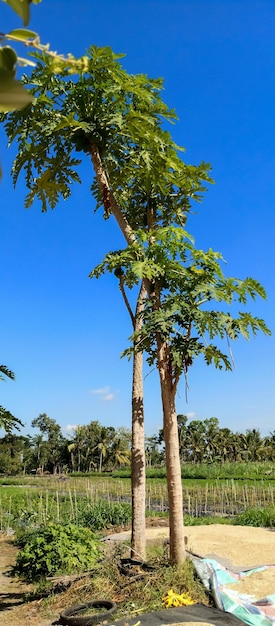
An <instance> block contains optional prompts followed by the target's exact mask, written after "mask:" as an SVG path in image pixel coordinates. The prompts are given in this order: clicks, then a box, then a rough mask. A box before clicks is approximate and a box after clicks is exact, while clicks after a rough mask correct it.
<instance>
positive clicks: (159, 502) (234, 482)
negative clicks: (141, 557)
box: [0, 463, 275, 532]
mask: <svg viewBox="0 0 275 626" xmlns="http://www.w3.org/2000/svg"><path fill="white" fill-rule="evenodd" d="M182 475H183V480H182V485H183V503H184V513H185V516H186V521H187V522H188V523H202V522H204V523H209V522H210V521H213V520H218V518H219V519H222V520H223V521H225V522H228V523H229V522H230V523H232V522H234V521H235V520H236V516H240V515H242V514H244V513H245V512H246V511H247V510H250V509H256V510H266V509H267V510H268V511H270V510H272V509H273V507H274V500H275V479H274V470H273V467H272V466H271V464H270V463H268V464H266V465H265V464H263V463H261V464H257V463H250V464H228V465H223V466H220V465H214V464H212V465H204V466H194V465H191V464H190V465H185V466H184V467H183V468H182ZM102 502H103V503H105V504H104V506H105V509H104V510H106V505H107V504H108V506H109V509H110V510H112V511H114V510H115V513H113V514H112V523H113V524H114V525H123V524H126V523H127V522H128V521H129V519H130V503H131V480H130V476H129V472H125V471H121V472H114V474H113V475H111V474H106V475H104V474H102V475H99V474H94V475H89V476H88V477H87V475H85V476H80V475H79V476H77V475H70V476H67V477H60V476H56V477H53V476H24V477H19V476H16V477H8V478H5V477H2V478H0V530H1V531H2V532H6V531H7V530H8V529H10V530H17V529H18V528H20V527H22V528H25V527H28V526H29V527H37V526H39V525H41V524H46V523H48V522H49V521H53V522H65V521H77V520H79V519H80V518H81V519H82V517H83V515H84V513H85V511H87V510H89V511H91V510H92V509H93V508H94V507H95V506H97V507H99V505H100V503H102ZM102 506H103V505H102V504H101V508H102ZM146 506H147V515H148V516H155V515H167V514H168V499H167V488H166V479H165V470H164V468H162V467H161V468H154V469H149V470H148V476H147V486H146ZM102 510H103V509H102ZM126 511H127V512H126ZM97 515H99V509H97ZM104 515H105V513H104ZM104 515H103V518H102V520H103V521H102V523H103V522H104ZM107 517H108V516H107ZM106 524H107V525H108V519H106ZM269 525H270V524H269ZM271 525H272V524H271Z"/></svg>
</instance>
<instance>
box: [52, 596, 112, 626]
mask: <svg viewBox="0 0 275 626" xmlns="http://www.w3.org/2000/svg"><path fill="white" fill-rule="evenodd" d="M89 608H94V609H101V608H104V609H106V611H105V612H101V613H96V614H94V615H79V616H78V615H77V613H79V612H80V611H83V609H89ZM115 611H116V604H115V602H112V601H111V600H94V601H93V602H85V603H83V604H74V605H73V606H71V607H70V608H69V609H65V611H62V613H60V618H59V623H60V624H64V625H65V624H66V626H92V624H98V622H102V621H103V620H105V619H108V618H109V617H110V615H112V613H114V612H115Z"/></svg>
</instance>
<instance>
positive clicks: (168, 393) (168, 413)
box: [157, 333, 186, 564]
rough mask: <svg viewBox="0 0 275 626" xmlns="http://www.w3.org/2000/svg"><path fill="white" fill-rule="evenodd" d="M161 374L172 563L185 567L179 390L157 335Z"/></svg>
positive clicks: (164, 346) (165, 351) (164, 345)
mask: <svg viewBox="0 0 275 626" xmlns="http://www.w3.org/2000/svg"><path fill="white" fill-rule="evenodd" d="M157 350H158V371H159V378H160V387H161V399H162V408H163V434H164V443H165V456H166V476H167V491H168V503H169V537H170V558H171V561H172V562H173V563H177V564H180V563H183V561H184V560H185V558H186V552H185V542H184V525H183V501H182V482H181V466H180V451H179V435H178V424H177V413H176V407H175V391H176V387H175V385H174V383H173V376H172V372H171V370H170V367H169V363H170V354H169V345H168V344H167V342H163V341H162V340H161V337H160V335H159V333H158V336H157Z"/></svg>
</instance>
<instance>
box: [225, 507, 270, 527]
mask: <svg viewBox="0 0 275 626" xmlns="http://www.w3.org/2000/svg"><path fill="white" fill-rule="evenodd" d="M234 524H239V525H240V526H260V527H262V528H273V527H275V507H266V508H264V509H257V508H250V509H246V510H245V511H244V512H243V513H240V514H239V515H237V516H236V517H235V520H234Z"/></svg>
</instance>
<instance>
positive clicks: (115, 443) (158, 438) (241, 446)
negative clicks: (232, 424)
mask: <svg viewBox="0 0 275 626" xmlns="http://www.w3.org/2000/svg"><path fill="white" fill-rule="evenodd" d="M177 421H178V432H179V442H180V458H181V463H182V464H184V463H194V464H202V463H212V462H216V463H221V464H223V463H225V462H227V461H229V462H234V461H238V462H244V463H245V462H247V461H261V462H263V461H273V459H274V456H275V431H273V432H272V433H270V434H269V435H268V436H266V437H262V436H261V434H260V431H259V430H258V429H255V428H254V429H249V430H246V432H245V433H240V432H237V433H234V432H232V431H231V430H230V429H229V428H220V426H219V420H218V419H217V418H216V417H211V418H210V419H205V420H203V421H201V420H191V421H189V423H188V418H187V417H186V416H185V415H178V416H177ZM32 427H34V428H36V429H38V430H39V432H38V434H35V435H30V434H29V435H26V436H24V435H16V434H13V433H12V432H8V433H6V434H5V436H3V437H2V438H0V473H1V474H22V473H23V474H30V473H36V472H38V473H41V474H42V473H45V472H47V473H50V474H59V473H71V472H84V473H88V472H99V473H101V472H108V471H112V470H114V469H117V468H121V467H127V466H129V465H130V461H131V431H130V430H129V429H128V428H125V427H120V428H114V427H113V426H102V425H101V424H100V423H99V422H98V421H96V420H95V421H91V422H90V423H89V424H87V425H84V426H77V427H76V428H75V430H74V431H73V433H72V434H70V435H68V436H64V435H63V434H62V430H61V426H60V425H59V424H58V423H57V422H56V421H55V420H54V419H52V418H50V417H48V415H46V413H42V414H40V415H39V416H38V417H37V418H35V419H34V420H33V421H32ZM163 444H164V442H163V431H162V429H161V430H159V432H158V433H157V434H156V435H153V436H151V437H147V438H146V441H145V448H146V463H147V466H148V467H157V466H160V465H164V464H165V450H164V445H163Z"/></svg>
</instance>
